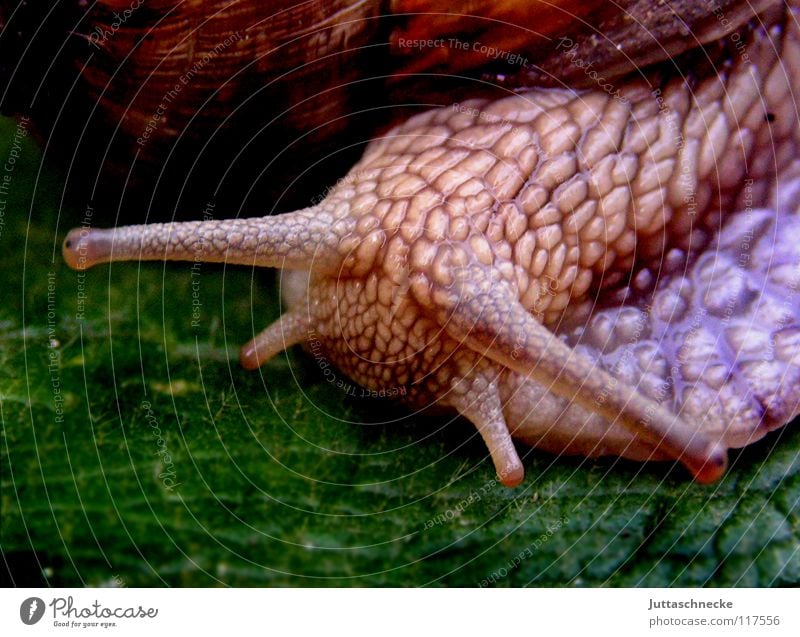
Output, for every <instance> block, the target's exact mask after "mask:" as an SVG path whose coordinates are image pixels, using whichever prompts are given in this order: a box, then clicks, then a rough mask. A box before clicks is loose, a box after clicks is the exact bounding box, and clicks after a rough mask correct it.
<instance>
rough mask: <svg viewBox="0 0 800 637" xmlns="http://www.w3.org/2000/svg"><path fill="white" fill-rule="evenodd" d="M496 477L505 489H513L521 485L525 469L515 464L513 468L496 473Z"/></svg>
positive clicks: (520, 464)
mask: <svg viewBox="0 0 800 637" xmlns="http://www.w3.org/2000/svg"><path fill="white" fill-rule="evenodd" d="M497 477H498V478H500V482H501V483H502V484H503V486H505V487H509V488H514V487H517V486H519V485H520V484H522V481H523V480H524V479H525V467H523V466H522V463H521V462H519V463H515V464H514V465H513V466H510V467H506V468H505V469H503V470H502V471H498V472H497Z"/></svg>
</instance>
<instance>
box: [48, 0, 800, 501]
mask: <svg viewBox="0 0 800 637" xmlns="http://www.w3.org/2000/svg"><path fill="white" fill-rule="evenodd" d="M794 6H795V5H794V3H793V4H792V8H786V7H784V8H778V9H770V10H768V11H767V12H766V13H764V14H763V16H762V17H763V20H764V21H763V22H759V21H758V20H753V21H752V23H751V26H749V27H748V28H747V29H744V30H743V31H742V32H741V33H740V32H736V35H735V37H734V36H733V35H732V34H726V36H724V37H726V38H728V39H729V41H727V42H725V46H723V47H722V48H723V49H725V50H727V51H728V58H727V59H726V60H724V61H722V62H718V61H716V72H715V73H713V74H709V75H707V76H704V77H694V76H691V77H683V76H681V75H680V70H681V69H678V68H675V69H674V70H673V71H672V72H670V73H669V74H667V75H666V79H664V80H661V81H659V82H658V84H654V83H652V82H649V81H648V80H647V79H643V78H642V77H641V75H640V74H636V75H635V77H632V78H630V79H628V80H623V81H620V82H619V83H616V84H614V85H608V83H604V82H601V81H600V80H601V79H602V78H599V79H598V86H597V87H596V88H593V89H588V90H581V91H573V90H567V89H531V90H526V91H524V92H521V93H520V94H518V95H512V96H510V97H508V98H505V99H501V100H497V101H487V100H473V101H470V102H466V103H463V104H456V105H453V106H452V107H449V108H442V109H436V110H432V111H428V112H425V113H421V114H420V115H417V116H415V117H413V118H411V119H410V120H409V121H408V122H406V123H405V124H403V125H402V126H400V127H398V128H395V129H393V130H392V131H390V132H389V133H387V134H386V136H384V137H383V138H380V139H377V140H375V141H373V142H372V143H371V144H370V146H369V147H368V148H367V150H366V152H365V154H364V157H363V158H362V159H361V161H360V162H359V163H358V164H357V165H356V166H355V167H354V168H353V169H352V170H351V172H350V173H349V174H348V176H347V177H346V178H344V179H342V180H340V183H339V184H337V186H336V187H335V188H333V190H332V191H331V192H330V194H329V195H328V197H327V198H326V199H325V200H324V201H323V202H322V203H321V204H319V205H317V206H314V207H313V208H309V209H306V210H301V211H298V212H295V213H289V214H286V215H279V216H276V217H265V218H262V219H246V220H221V221H214V222H203V223H199V222H194V223H187V224H151V225H147V226H131V227H126V228H120V229H116V230H92V231H89V232H88V233H82V232H81V231H73V233H70V235H68V237H67V239H66V241H65V247H64V254H65V258H66V260H67V262H68V263H70V265H72V266H73V267H77V268H84V267H89V266H91V265H93V264H95V263H100V262H105V261H111V260H117V259H156V260H163V259H172V260H190V261H195V260H209V261H225V262H228V263H239V264H244V265H250V266H253V265H259V266H266V267H277V268H286V269H285V271H284V274H283V277H282V291H283V296H284V300H285V303H286V305H287V308H288V311H287V312H286V313H285V314H284V315H283V316H282V317H281V319H280V320H279V321H278V322H277V323H275V324H273V325H271V326H269V327H268V328H267V329H265V330H264V332H262V333H261V334H258V335H256V336H255V338H254V339H253V340H252V341H250V342H249V343H248V344H246V345H245V346H244V347H243V349H242V354H241V360H242V364H243V365H244V366H245V367H246V368H249V369H253V368H256V367H258V366H260V365H262V364H263V363H265V362H266V361H267V360H269V358H270V357H272V356H274V355H275V354H276V353H278V352H279V351H281V350H282V349H284V348H285V347H288V346H290V345H293V344H296V343H302V344H305V345H306V346H307V347H308V348H309V349H310V350H311V351H312V352H313V354H314V357H315V359H317V360H320V361H322V360H324V361H326V362H327V361H329V362H330V363H331V364H332V366H333V367H335V368H338V370H341V371H342V372H343V373H344V374H345V375H347V376H348V377H350V378H351V379H353V380H355V381H356V382H358V383H359V384H361V385H362V386H363V387H366V388H368V389H370V390H372V391H374V392H376V393H377V394H378V395H386V396H394V397H398V398H401V399H402V400H404V401H405V402H406V403H407V404H410V405H411V406H413V407H426V408H427V407H430V406H432V405H437V406H446V407H450V408H453V409H455V410H456V411H458V412H459V413H460V414H462V415H464V416H465V417H466V418H467V419H469V420H470V421H471V422H472V423H473V424H474V425H475V427H476V429H477V431H478V433H479V434H480V435H481V437H482V438H483V440H484V441H485V443H486V445H487V447H488V450H489V453H490V455H491V458H492V460H493V461H494V464H495V468H496V470H497V472H498V475H499V476H500V478H501V480H502V481H503V482H504V483H505V484H507V485H509V486H513V485H515V484H518V483H519V482H520V481H521V480H522V476H523V468H522V463H521V461H520V459H519V457H518V455H517V451H516V448H515V446H514V444H513V443H512V437H514V438H517V439H521V440H523V441H525V442H527V443H530V444H533V445H535V446H538V447H541V448H544V449H548V450H551V451H553V452H556V453H578V454H583V455H586V456H598V455H605V454H616V455H620V456H624V457H627V458H633V459H640V460H644V459H670V460H678V461H680V462H681V463H683V464H684V465H685V466H686V467H687V468H688V470H689V471H690V472H691V473H692V474H693V475H694V477H695V478H696V479H697V480H698V481H700V482H710V481H713V480H715V479H717V478H719V476H720V475H721V474H722V472H723V471H724V469H725V463H726V451H727V449H728V448H730V447H738V446H743V445H745V444H748V443H750V442H753V441H754V440H757V439H758V438H760V437H762V436H763V435H764V434H765V433H766V432H767V431H769V430H771V429H774V428H776V427H779V426H781V425H783V424H785V423H786V422H788V421H789V420H790V419H791V418H792V417H793V416H794V415H795V414H797V413H798V411H800V366H798V365H797V364H796V363H798V356H799V355H800V301H798V299H797V298H796V297H797V295H796V294H795V292H796V291H797V288H799V287H800V273H799V272H798V267H797V265H798V264H799V263H800V223H798V208H799V207H800V187H798V184H799V183H800V181H798V180H799V179H800V170H798V165H797V162H796V159H795V158H796V157H797V151H798V148H800V137H799V136H800V126H799V125H798V123H799V122H800V116H799V115H798V103H800V102H798V99H797V98H798V97H800V96H798V95H797V94H796V92H795V91H796V90H797V89H796V87H798V86H800V37H799V36H798V24H797V19H798V16H797V13H796V9H795V8H794ZM715 50H717V51H718V50H719V49H715ZM717 55H718V54H717ZM574 63H576V64H578V63H579V61H577V60H575V61H574ZM662 77H663V76H662ZM328 367H330V366H328Z"/></svg>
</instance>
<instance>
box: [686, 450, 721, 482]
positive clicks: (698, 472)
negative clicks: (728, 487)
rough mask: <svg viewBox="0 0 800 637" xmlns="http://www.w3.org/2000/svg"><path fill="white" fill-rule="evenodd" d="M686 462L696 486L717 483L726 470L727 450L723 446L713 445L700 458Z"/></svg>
mask: <svg viewBox="0 0 800 637" xmlns="http://www.w3.org/2000/svg"><path fill="white" fill-rule="evenodd" d="M692 460H694V461H693V462H687V463H686V464H687V467H688V469H689V471H691V472H692V475H693V476H694V479H695V481H696V482H697V483H698V484H712V483H714V482H717V481H718V480H719V479H720V478H721V477H722V476H723V475H724V474H725V471H726V470H727V468H728V449H727V447H725V445H722V444H714V445H712V446H711V447H710V448H709V449H708V451H707V452H706V454H705V455H704V456H703V457H701V458H696V459H692Z"/></svg>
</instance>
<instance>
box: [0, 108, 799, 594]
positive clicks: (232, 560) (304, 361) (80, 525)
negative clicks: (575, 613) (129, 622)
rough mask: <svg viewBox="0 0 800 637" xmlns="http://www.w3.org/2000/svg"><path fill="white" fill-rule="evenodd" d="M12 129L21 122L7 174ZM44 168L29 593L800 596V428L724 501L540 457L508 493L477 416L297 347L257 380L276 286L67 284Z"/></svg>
mask: <svg viewBox="0 0 800 637" xmlns="http://www.w3.org/2000/svg"><path fill="white" fill-rule="evenodd" d="M15 130H16V128H15V123H14V122H12V121H10V120H3V122H2V127H1V128H0V137H1V138H2V143H0V159H1V158H5V157H7V156H8V154H9V152H10V148H11V143H12V140H13V137H14V134H15ZM40 159H41V157H40V154H39V151H38V150H37V149H36V147H35V146H34V145H32V144H31V143H30V141H29V139H28V138H26V141H25V143H24V144H23V147H22V151H21V156H20V158H19V160H18V162H17V164H16V165H15V168H14V170H13V181H12V183H11V188H10V191H9V192H8V196H7V197H5V199H6V207H5V209H4V217H3V218H2V230H1V232H2V234H1V235H0V259H1V260H2V271H3V273H4V275H3V279H4V282H3V289H4V301H5V302H4V303H2V304H0V361H2V365H1V366H0V418H2V441H0V471H1V473H0V480H1V482H0V486H1V487H2V535H1V536H0V546H1V547H2V550H3V553H4V556H5V559H6V561H7V564H8V565H9V566H10V568H11V575H12V577H13V578H14V579H13V581H14V582H15V583H30V582H33V583H45V582H46V583H49V584H53V585H63V586H76V585H77V586H80V585H90V586H103V585H105V586H119V585H125V586H158V585H171V586H182V585H193V586H223V585H228V586H244V585H250V586H253V585H255V586H259V585H277V586H306V585H308V586H329V585H330V586H333V585H335V586H366V585H369V586H421V585H429V586H443V585H447V586H476V585H489V586H524V585H547V586H595V585H613V586H637V585H648V586H671V585H688V586H695V585H732V586H773V585H797V584H798V583H800V554H799V551H800V549H798V546H800V542H799V541H798V540H799V538H800V508H799V507H800V505H799V504H798V497H800V456H798V449H800V430H799V428H797V427H792V426H790V427H787V428H785V429H783V430H782V431H780V432H778V433H776V434H773V435H771V436H769V437H768V438H767V439H765V440H764V441H762V442H760V443H758V444H756V445H753V446H752V447H750V448H748V449H746V450H744V451H741V452H737V453H735V454H733V456H732V461H733V462H732V467H731V469H730V471H729V472H728V474H727V475H726V476H725V478H724V479H723V480H722V481H721V482H720V483H719V484H716V485H713V486H705V487H703V486H699V485H696V484H694V483H692V482H690V480H689V479H688V476H687V474H686V473H685V472H684V471H683V470H682V469H681V468H679V467H675V466H671V465H668V464H649V465H641V464H637V463H631V462H625V461H619V460H614V459H604V460H599V461H587V460H583V459H579V458H556V457H554V456H551V455H548V454H545V453H541V452H538V451H534V450H529V449H526V448H521V452H522V453H523V454H524V463H525V467H526V472H527V478H526V480H525V482H524V483H523V485H522V486H520V487H518V488H517V489H513V490H509V489H506V488H504V487H502V486H500V485H499V484H498V483H497V482H496V479H495V477H494V472H493V469H492V465H491V463H490V462H489V461H488V459H487V454H486V450H485V448H484V447H483V445H482V443H481V442H480V440H479V439H478V437H477V436H476V434H475V433H474V431H473V429H472V427H471V426H470V425H469V424H468V423H466V422H464V421H462V420H457V419H456V420H453V419H449V418H444V417H443V418H433V417H421V416H416V415H409V414H408V413H407V412H405V411H404V410H403V409H402V408H401V407H398V406H396V405H393V404H391V403H387V402H383V401H379V400H373V399H368V398H361V397H360V396H359V390H358V389H357V388H351V389H347V388H345V389H342V388H340V387H337V386H336V383H335V382H334V383H331V382H328V381H327V380H326V378H325V377H324V376H323V375H322V374H321V373H320V371H319V369H318V367H317V366H316V365H315V364H314V361H313V359H311V358H310V357H308V356H306V355H305V354H304V353H303V352H302V351H301V350H299V349H292V350H291V351H289V352H288V353H287V354H286V355H282V356H278V357H277V358H276V359H275V360H274V361H272V362H270V363H269V364H268V365H266V366H265V367H264V368H263V369H262V370H260V372H255V373H253V372H245V371H243V370H242V369H240V368H239V366H238V364H237V362H236V357H237V350H238V346H239V345H240V344H241V343H242V342H244V341H245V340H247V339H249V338H250V337H251V336H252V334H253V332H254V331H258V330H260V329H262V328H263V327H264V326H266V325H267V324H268V323H269V322H271V321H272V320H274V319H275V318H276V317H277V316H278V314H279V312H280V308H279V303H278V291H277V285H276V283H275V276H274V274H272V273H269V272H262V271H256V272H254V271H251V270H248V269H246V268H224V267H214V266H209V265H203V266H202V268H201V269H200V272H199V275H195V276H194V277H193V275H192V271H191V264H172V265H169V266H164V265H163V264H158V263H150V264H143V265H141V266H140V265H138V264H131V263H129V264H116V265H113V266H103V267H98V268H95V269H93V270H90V271H88V272H86V273H85V274H79V273H76V272H72V271H70V270H69V269H67V268H66V266H65V265H64V264H63V263H62V262H61V259H60V241H61V239H62V238H63V236H64V233H65V232H66V230H67V229H68V228H69V227H71V226H75V225H80V224H81V221H82V220H83V218H84V211H82V210H80V209H78V208H77V206H75V205H74V204H73V205H72V206H71V207H70V206H67V207H64V208H62V209H59V202H60V199H61V188H62V184H61V181H60V179H59V178H58V176H57V175H56V174H55V173H53V172H52V171H51V170H48V169H47V167H46V166H45V167H42V166H41V165H40ZM0 178H2V175H0ZM93 222H94V223H95V224H96V225H111V224H113V216H112V214H110V213H109V214H106V213H105V211H96V212H95V214H94V219H93ZM193 303H194V305H193ZM198 303H199V304H200V305H198ZM338 378H339V377H338V376H337V379H338Z"/></svg>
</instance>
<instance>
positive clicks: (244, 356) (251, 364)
mask: <svg viewBox="0 0 800 637" xmlns="http://www.w3.org/2000/svg"><path fill="white" fill-rule="evenodd" d="M239 365H241V366H242V368H243V369H245V370H247V371H248V372H252V371H255V370H256V369H258V368H259V367H261V361H260V360H258V352H257V351H256V348H255V347H254V345H253V343H252V341H250V342H248V343H245V344H244V345H242V347H241V349H240V350H239Z"/></svg>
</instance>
